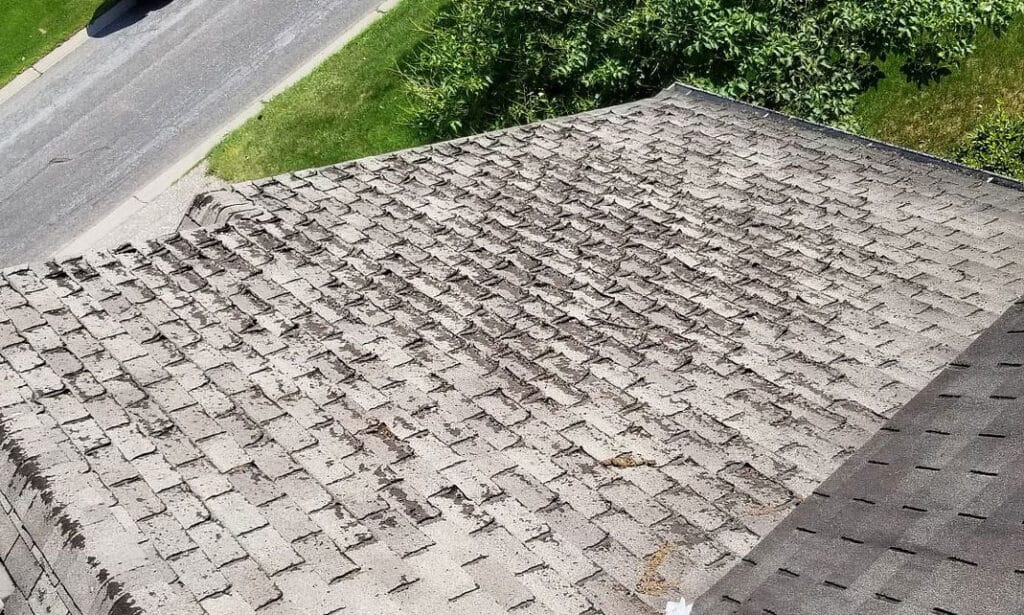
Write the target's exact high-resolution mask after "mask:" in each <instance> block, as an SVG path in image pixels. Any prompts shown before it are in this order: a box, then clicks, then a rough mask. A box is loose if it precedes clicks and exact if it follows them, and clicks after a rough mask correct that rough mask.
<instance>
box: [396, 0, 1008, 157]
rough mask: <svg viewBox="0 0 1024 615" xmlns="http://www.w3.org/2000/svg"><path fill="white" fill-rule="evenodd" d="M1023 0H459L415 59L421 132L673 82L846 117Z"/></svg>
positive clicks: (578, 105)
mask: <svg viewBox="0 0 1024 615" xmlns="http://www.w3.org/2000/svg"><path fill="white" fill-rule="evenodd" d="M1019 4H1020V0H987V1H982V2H979V1H978V0H453V3H452V4H451V6H450V7H449V9H448V10H447V11H446V12H445V14H444V15H443V16H442V17H441V18H440V19H439V20H438V22H437V23H436V24H435V26H434V31H433V36H432V40H431V42H430V44H428V45H427V46H426V47H425V48H424V49H423V50H422V51H421V52H420V54H419V56H418V58H417V59H416V61H415V62H414V63H413V65H412V67H411V69H410V71H409V75H408V76H409V78H410V79H411V82H412V83H413V86H414V89H415V91H416V105H417V107H416V109H415V117H416V120H417V122H418V123H419V124H420V127H421V128H423V129H426V130H427V131H428V132H429V133H431V134H434V135H436V136H438V137H450V136H455V135H459V134H469V133H475V132H480V131H483V130H487V129H491V128H497V127H503V126H508V125H512V124H519V123H524V122H529V121H533V120H536V119H540V118H544V117H551V116H556V115H565V114H570V113H576V112H580V111H585V110H588V109H593V108H596V107H601V106H606V105H609V104H615V103H619V102H624V101H628V100H632V99H636V98H639V97H642V96H647V95H650V94H652V93H654V92H656V91H658V90H659V89H661V88H664V87H665V86H667V85H668V84H670V83H671V82H672V81H674V80H676V79H679V80H682V81H685V82H688V83H693V84H695V85H698V86H701V87H705V88H708V89H712V90H715V91H718V92H720V93H722V94H725V95H727V96H731V97H735V98H739V99H742V100H746V101H749V102H753V103H757V104H761V105H765V106H768V107H771V108H774V109H779V110H781V111H785V112H787V113H791V114H794V115H799V116H802V117H807V118H810V119H814V120H818V121H825V122H835V121H837V120H839V121H841V120H842V119H843V118H845V117H847V116H848V115H849V114H850V113H851V111H852V109H853V104H854V99H855V97H856V96H857V95H858V94H860V93H861V92H863V91H865V90H866V89H867V88H869V87H870V86H871V85H873V84H874V83H875V82H876V81H877V80H878V79H879V78H880V77H881V72H880V70H879V68H878V64H879V62H880V61H882V60H884V59H885V58H886V57H887V56H889V55H890V54H897V55H899V56H900V57H902V58H905V62H904V70H905V72H906V73H907V75H909V76H911V77H913V78H915V79H918V80H924V79H929V78H933V77H935V76H937V75H940V74H942V73H943V72H945V71H948V70H949V69H950V68H951V67H953V66H955V65H956V63H957V62H959V61H960V60H961V59H962V58H963V57H964V56H965V55H966V54H967V53H969V52H970V50H971V41H972V40H973V39H974V35H975V33H976V32H977V30H978V28H979V27H981V26H982V25H988V26H991V27H993V28H995V29H999V28H1002V27H1004V26H1005V25H1006V24H1007V22H1008V20H1009V18H1010V16H1011V14H1012V13H1013V12H1014V10H1015V9H1017V7H1019Z"/></svg>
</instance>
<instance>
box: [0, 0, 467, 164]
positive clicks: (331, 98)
mask: <svg viewBox="0 0 1024 615" xmlns="http://www.w3.org/2000/svg"><path fill="white" fill-rule="evenodd" d="M0 1H2V0H0ZM446 2H447V0H402V2H401V3H399V5H398V6H397V7H395V8H394V9H392V10H391V11H389V12H388V13H386V14H385V15H384V16H383V17H381V18H380V19H379V20H378V21H377V22H376V23H374V24H373V25H372V26H370V27H369V28H368V29H367V30H366V31H364V32H363V33H362V34H360V35H359V36H358V37H357V38H356V39H355V40H353V41H352V42H350V43H349V44H348V45H346V46H345V47H344V48H343V49H342V50H341V51H339V52H338V53H337V54H335V55H334V56H332V57H331V58H330V59H328V60H327V61H326V62H324V63H323V64H322V65H321V66H320V67H318V68H317V69H316V70H315V71H314V72H313V73H312V74H310V75H309V76H308V77H306V78H305V79H303V80H302V81H300V82H299V83H297V84H296V85H295V86H294V87H292V88H290V89H288V90H287V91H285V92H283V93H282V94H281V95H279V96H277V97H276V98H274V99H273V100H271V101H270V102H269V103H268V104H267V105H266V107H264V109H263V112H262V113H261V114H260V115H259V116H258V117H255V118H252V119H250V120H249V121H248V122H246V123H245V124H244V125H243V126H241V127H240V128H239V129H238V130H236V131H235V132H233V133H231V134H230V135H228V136H227V138H225V139H224V141H222V142H221V143H220V144H219V145H218V146H217V147H216V148H214V150H213V151H212V152H211V153H210V157H209V163H210V170H211V171H212V172H213V173H214V174H215V175H217V176H219V177H221V178H223V179H226V180H229V181H239V180H245V179H254V178H257V177H266V176H269V175H276V174H278V173H283V172H286V171H294V170H298V169H305V168H309V167H318V166H324V165H328V164H334V163H337V162H341V161H344V160H352V159H355V158H362V157H364V156H372V155H374V154H380V153H383V152H389V151H394V150H397V149H403V148H407V147H413V146H415V145H421V144H423V143H425V142H426V141H427V139H425V138H424V137H423V136H422V135H421V134H419V132H418V131H416V130H415V129H414V128H412V127H411V126H410V125H409V121H408V118H409V115H408V109H409V108H410V106H411V104H410V94H409V91H408V89H407V88H406V85H405V81H404V79H403V78H402V76H401V75H400V74H399V68H400V67H401V66H402V63H403V61H405V60H406V59H407V58H408V57H409V55H410V53H411V52H412V51H413V49H415V48H416V46H417V45H418V44H420V43H421V42H422V41H423V40H424V38H425V37H426V30H427V28H428V26H429V25H430V24H431V23H432V22H433V19H434V16H435V15H436V14H437V12H438V11H439V10H440V9H441V7H443V6H444V4H445V3H446Z"/></svg>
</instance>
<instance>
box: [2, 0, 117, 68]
mask: <svg viewBox="0 0 1024 615" xmlns="http://www.w3.org/2000/svg"><path fill="white" fill-rule="evenodd" d="M111 4H113V2H112V1H111V0H0V86H2V85H4V84H5V83H7V82H8V81H10V80H11V79H13V78H15V77H16V76H18V73H20V72H21V71H23V70H25V69H26V68H28V67H29V66H31V65H32V64H34V63H35V61H36V60H38V59H39V58H41V57H43V56H44V55H46V54H47V53H49V52H50V51H53V49H54V47H56V46H57V45H60V44H61V43H63V42H64V41H66V40H67V39H68V38H69V37H70V36H71V35H72V34H74V33H75V32H77V31H79V30H81V29H82V28H84V27H85V25H86V24H88V23H89V22H90V21H92V18H93V15H95V14H97V13H98V12H100V9H101V8H102V9H106V8H109V6H110V5H111Z"/></svg>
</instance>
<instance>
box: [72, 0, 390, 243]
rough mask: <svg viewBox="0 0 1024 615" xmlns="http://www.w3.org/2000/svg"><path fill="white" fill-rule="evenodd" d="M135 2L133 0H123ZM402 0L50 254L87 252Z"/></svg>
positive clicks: (382, 8)
mask: <svg viewBox="0 0 1024 615" xmlns="http://www.w3.org/2000/svg"><path fill="white" fill-rule="evenodd" d="M126 1H129V2H134V1H135V0H126ZM400 1H401V0H384V2H381V3H380V4H378V5H377V6H376V8H374V9H373V10H371V11H370V12H369V13H367V14H366V15H365V16H363V17H362V18H361V19H360V20H359V21H357V22H356V23H355V24H353V25H352V26H351V27H349V28H347V29H346V30H345V31H344V32H342V33H341V34H340V35H339V36H338V37H337V38H335V39H334V40H333V41H331V42H330V43H328V44H327V45H326V46H325V47H324V48H323V49H321V50H320V51H318V52H317V53H315V54H314V55H313V56H312V57H311V58H309V59H308V60H306V61H305V62H303V63H302V64H301V65H300V66H299V67H298V68H296V69H295V70H294V71H292V72H291V73H289V74H288V75H287V76H286V77H285V78H284V79H282V80H281V81H279V82H278V83H277V84H276V85H274V87H272V88H270V89H269V90H268V91H267V92H266V93H265V94H263V95H262V96H260V97H259V98H257V99H256V100H255V101H254V102H253V103H252V104H251V105H249V106H248V107H246V108H245V109H243V110H242V111H240V112H239V113H237V114H235V116H234V117H232V118H231V119H230V120H228V121H227V122H226V123H224V124H223V125H221V127H220V128H218V129H217V130H215V131H214V132H213V133H211V134H210V135H209V136H208V137H207V138H206V139H204V140H203V141H202V142H200V143H199V145H197V146H195V147H194V148H192V149H191V150H189V152H188V153H187V154H185V155H184V156H182V157H181V158H180V159H178V161H177V162H175V163H174V164H172V165H171V166H169V167H167V168H166V169H164V170H163V171H162V172H161V173H159V174H158V175H157V176H156V178H155V179H153V180H152V181H150V182H149V183H148V184H146V185H145V186H143V187H142V188H141V189H139V190H137V191H136V192H135V194H133V195H132V196H130V197H128V198H127V199H125V200H124V201H123V202H122V203H121V204H120V205H118V206H117V207H115V208H114V209H113V210H111V211H110V213H108V214H107V215H106V216H104V217H103V218H102V219H100V221H99V222H97V223H96V224H94V225H93V226H91V227H89V228H88V229H86V230H85V231H83V232H82V233H79V234H78V236H76V237H75V238H74V239H72V240H70V241H68V242H67V243H65V244H64V245H63V246H61V247H60V248H59V249H58V250H56V251H55V252H54V254H53V258H56V259H58V260H60V259H63V258H70V257H73V256H78V255H81V254H83V253H85V252H88V251H89V250H90V248H91V247H92V246H93V245H94V244H95V243H96V242H98V241H100V240H101V239H103V238H104V237H106V236H108V235H110V234H111V233H112V232H113V231H114V230H115V229H116V228H117V227H118V226H120V225H121V224H124V223H125V222H127V221H128V219H129V218H131V217H132V215H134V214H135V213H136V212H137V211H138V210H139V209H140V208H142V207H145V206H146V205H148V204H149V203H152V202H153V201H155V200H156V199H157V198H158V197H159V196H160V195H161V194H163V193H164V192H165V191H166V190H167V189H168V188H170V187H171V186H172V185H174V183H175V182H176V181H177V180H178V179H179V178H181V177H182V176H184V175H185V174H186V173H188V172H189V171H190V170H191V169H192V168H193V167H195V166H196V165H197V164H199V163H200V162H202V161H203V160H204V159H205V158H206V156H207V155H208V154H209V153H210V150H212V149H213V148H214V147H215V146H216V145H217V144H218V143H220V141H221V140H222V139H223V138H224V137H226V136H227V135H228V134H229V133H231V132H232V131H233V130H235V129H236V128H238V127H239V126H241V125H242V124H244V123H245V122H246V121H248V120H249V119H250V118H253V117H255V116H257V115H258V114H259V113H260V111H262V110H263V107H264V106H265V105H266V104H267V103H268V102H269V101H270V100H271V99H272V98H274V97H275V96H277V95H278V94H281V93H282V92H284V91H285V90H287V89H288V88H290V87H292V86H293V85H295V84H296V83H298V82H299V81H301V80H302V79H303V78H305V77H307V76H308V75H309V74H310V73H312V72H313V71H314V70H316V68H317V67H318V66H320V65H321V64H323V63H324V62H325V61H326V60H327V59H328V58H330V57H331V56H333V55H334V54H336V53H338V52H339V51H341V49H342V48H343V47H344V46H345V45H347V44H349V43H350V42H351V41H352V40H353V39H355V38H356V37H357V36H359V35H360V34H362V33H363V31H365V30H366V29H367V28H369V27H370V26H371V25H373V24H374V23H375V22H376V21H377V20H378V19H380V18H381V17H383V16H384V15H385V14H387V13H388V12H389V11H390V10H391V9H393V8H395V6H397V5H398V3H399V2H400Z"/></svg>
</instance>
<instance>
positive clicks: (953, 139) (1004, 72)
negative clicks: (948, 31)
mask: <svg viewBox="0 0 1024 615" xmlns="http://www.w3.org/2000/svg"><path fill="white" fill-rule="evenodd" d="M896 67H897V61H896V60H892V61H890V62H889V63H887V64H886V66H885V67H884V69H885V71H886V75H887V76H886V78H885V79H884V80H883V81H882V82H881V83H880V84H879V85H878V87H877V88H875V89H872V90H871V91H869V92H867V93H866V94H865V95H864V96H862V97H861V100H860V104H859V106H858V109H857V112H856V119H857V120H858V121H859V125H860V128H861V131H862V132H864V133H865V134H866V135H868V136H871V137H875V138H877V139H881V140H883V141H888V142H891V143H895V144H898V145H903V146H905V147H910V148H913V149H916V150H921V151H925V152H929V153H932V154H935V155H938V156H943V157H947V158H948V157H950V156H951V155H952V154H953V151H954V150H955V149H956V146H957V145H958V144H959V143H960V142H961V141H962V140H963V139H964V138H965V137H966V136H967V134H968V133H969V132H970V131H971V130H972V129H973V128H974V127H975V126H976V125H977V123H978V120H979V119H981V118H982V117H983V116H985V115H987V114H989V113H991V112H993V111H995V110H996V108H997V106H998V103H999V102H1000V101H1003V103H1004V106H1005V108H1006V109H1007V110H1008V111H1010V112H1012V113H1024V19H1018V20H1017V21H1016V22H1014V24H1013V25H1012V26H1011V27H1010V28H1009V30H1007V31H1006V32H1004V33H1003V34H1002V35H1001V36H999V37H996V36H994V35H993V34H992V33H991V32H988V31H986V32H982V33H981V34H980V35H979V36H978V41H977V47H976V49H975V51H974V53H973V54H971V56H970V57H969V58H967V60H966V61H965V62H964V63H963V65H962V66H961V67H960V68H959V69H957V70H956V71H954V72H953V73H951V74H949V75H947V76H945V77H943V78H942V79H940V80H939V81H938V82H936V83H932V84H929V85H927V86H925V87H917V86H916V85H914V84H912V83H908V82H907V81H906V80H905V79H904V78H903V76H902V74H901V73H900V72H899V70H898V68H896Z"/></svg>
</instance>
